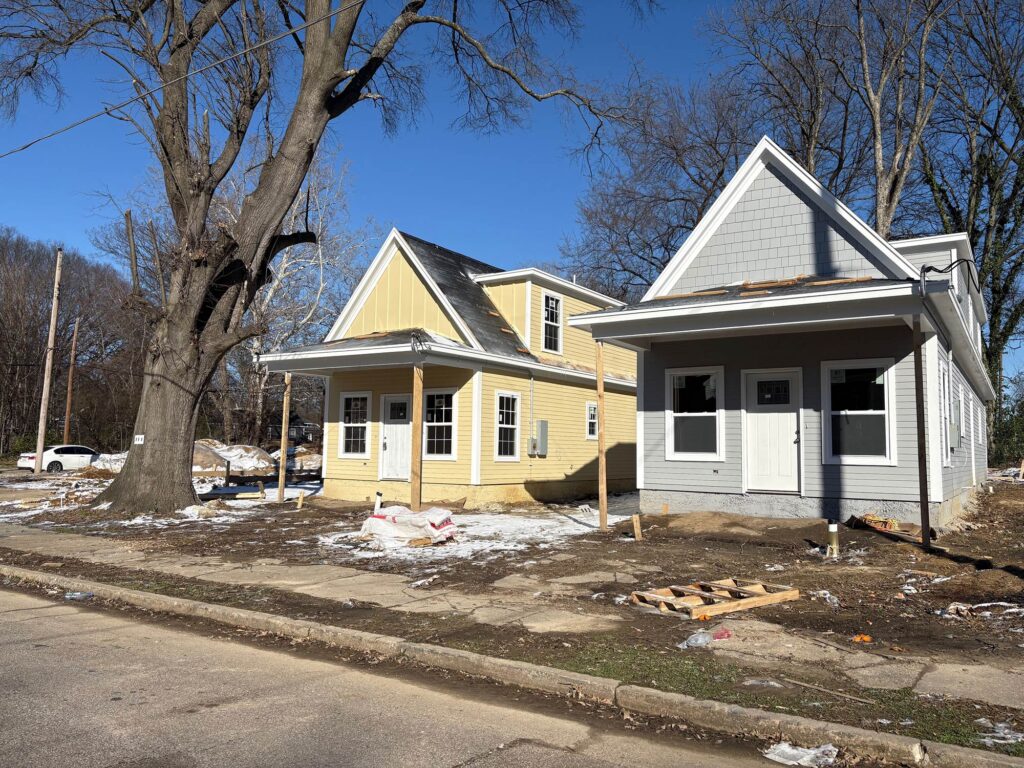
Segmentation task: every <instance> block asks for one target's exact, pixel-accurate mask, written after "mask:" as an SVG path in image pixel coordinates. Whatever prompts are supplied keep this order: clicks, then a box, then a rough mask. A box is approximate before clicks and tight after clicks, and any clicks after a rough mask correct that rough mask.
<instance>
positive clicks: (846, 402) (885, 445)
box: [821, 359, 896, 464]
mask: <svg viewBox="0 0 1024 768" xmlns="http://www.w3.org/2000/svg"><path fill="white" fill-rule="evenodd" d="M821 370H822V377H821V378H822V381H821V387H822V393H823V394H822V416H823V419H822V420H823V423H824V430H823V431H824V435H823V438H824V439H823V440H822V453H823V454H824V456H823V458H824V460H825V462H826V463H829V464H895V463H896V448H895V447H896V441H895V439H894V438H893V432H894V429H895V424H894V423H893V415H892V406H891V400H892V397H893V391H894V389H893V361H892V360H891V359H886V360H843V361H837V362H826V363H822V367H821Z"/></svg>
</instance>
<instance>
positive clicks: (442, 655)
mask: <svg viewBox="0 0 1024 768" xmlns="http://www.w3.org/2000/svg"><path fill="white" fill-rule="evenodd" d="M0 576H6V577H9V578H13V579H20V580H22V581H27V582H31V583H33V584H40V585H44V586H49V587H57V588H59V589H63V590H68V591H79V592H92V593H93V595H95V596H96V597H98V598H100V599H103V600H117V601H120V602H122V603H127V604H129V605H133V606H136V607H138V608H145V609H148V610H152V611H161V612H165V613H173V614H177V615H179V616H192V617H197V618H205V619H210V620H212V621H216V622H218V623H221V624H227V625H230V626H235V627H242V628H245V629H254V630H260V631H266V632H272V633H274V634H277V635H282V636H284V637H290V638H293V639H299V640H306V639H310V640H317V641H319V642H323V643H327V644H329V645H332V646H335V647H338V648H344V649H346V650H352V651H358V652H360V653H372V654H374V655H376V656H380V657H384V658H395V657H404V658H407V659H409V660H410V661H412V662H414V663H417V664H422V665H425V666H429V667H435V668H439V669H445V670H449V671H453V672H461V673H464V674H470V675H476V676H478V677H483V678H487V679H489V680H493V681H495V682H498V683H502V684H505V685H514V686H518V687H520V688H526V689H529V690H534V691H542V692H544V693H553V694H557V695H560V696H569V697H572V698H582V699H589V700H592V701H597V702H602V703H605V704H611V705H614V706H616V707H618V708H619V709H622V710H623V711H626V712H636V713H639V714H644V715H652V716H655V717H665V718H670V719H678V720H682V721H684V722H686V723H689V724H692V725H695V726H697V727H700V728H706V729H708V730H711V731H716V732H718V733H724V734H728V735H731V736H742V737H755V738H758V739H764V740H786V741H789V742H792V743H795V744H800V745H809V746H818V745H819V744H825V743H832V744H834V745H835V746H836V747H838V748H839V749H841V750H845V751H849V752H851V753H853V754H854V755H857V756H858V757H861V758H870V759H874V760H882V761H886V762H890V763H892V762H895V763H898V764H899V765H907V766H929V768H931V767H932V766H934V768H1024V759H1020V758H1014V757H1008V756H1005V755H997V754H994V753H992V752H986V751H983V750H978V749H970V748H967V747H958V746H953V745H949V744H940V743H937V742H932V741H920V740H918V739H914V738H910V737H907V736H899V735H896V734H889V733H882V732H880V731H869V730H865V729H862V728H855V727H853V726H847V725H840V724H838V723H829V722H824V721H821V720H811V719H809V718H805V717H800V716H797V715H785V714H776V713H774V712H767V711H765V710H761V709H752V708H749V707H740V706H737V705H735V704H725V703H722V702H719V701H708V700H703V699H695V698H693V697H692V696H686V695H685V694H680V693H669V692H666V691H659V690H656V689H654V688H645V687H642V686H637V685H628V684H625V683H622V682H620V681H618V680H612V679H610V678H604V677H594V676H591V675H585V674H580V673H576V672H569V671H566V670H561V669H555V668H553V667H544V666H541V665H537V664H530V663H528V662H522V661H514V660H511V659H502V658H496V657H493V656H485V655H483V654H479V653H472V652H470V651H462V650H459V649H456V648H447V647H445V646H440V645H431V644H427V643H414V642H409V641H406V640H404V639H402V638H399V637H392V636H389V635H378V634H375V633H372V632H363V631H361V630H357V629H346V628H344V627H334V626H330V625H327V624H319V623H317V622H314V621H304V620H302V619H290V618H288V617H286V616H278V615H274V614H270V613H261V612H259V611H250V610H248V609H245V608H232V607H229V606H225V605H217V604H214V603H203V602H200V601H198V600H189V599H186V598H180V597H172V596H170V595H160V594H156V593H153V592H143V591H140V590H135V589H127V588H125V587H117V586H113V585H111V584H104V583H102V582H96V581H87V580H85V579H75V578H71V577H67V576H59V575H57V574H52V573H45V572H40V571H33V570H29V569H27V568H19V567H17V566H12V565H4V564H0Z"/></svg>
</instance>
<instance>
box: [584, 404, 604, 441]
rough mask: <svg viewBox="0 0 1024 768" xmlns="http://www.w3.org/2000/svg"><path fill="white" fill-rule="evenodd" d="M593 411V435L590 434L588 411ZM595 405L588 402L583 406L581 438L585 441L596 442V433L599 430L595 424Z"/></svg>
mask: <svg viewBox="0 0 1024 768" xmlns="http://www.w3.org/2000/svg"><path fill="white" fill-rule="evenodd" d="M591 408H593V409H594V434H590V409H591ZM597 419H598V413H597V403H596V402H595V401H593V400H588V401H587V402H585V403H584V404H583V437H584V439H586V440H597V432H598V430H599V429H600V428H601V427H600V425H599V424H598V423H597Z"/></svg>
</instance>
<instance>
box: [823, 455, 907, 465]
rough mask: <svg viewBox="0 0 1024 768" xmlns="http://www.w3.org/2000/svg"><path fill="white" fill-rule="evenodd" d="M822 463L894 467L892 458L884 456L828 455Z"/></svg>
mask: <svg viewBox="0 0 1024 768" xmlns="http://www.w3.org/2000/svg"><path fill="white" fill-rule="evenodd" d="M822 464H832V465H845V466H851V467H895V466H897V464H896V461H895V460H894V459H890V458H888V457H886V456H828V457H826V458H825V460H824V461H823V462H822Z"/></svg>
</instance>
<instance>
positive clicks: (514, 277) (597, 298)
mask: <svg viewBox="0 0 1024 768" xmlns="http://www.w3.org/2000/svg"><path fill="white" fill-rule="evenodd" d="M473 280H474V281H475V282H476V283H478V284H480V285H497V284H501V283H516V282H521V281H525V280H530V281H533V282H535V283H537V284H539V285H543V286H546V287H548V288H553V289H554V290H556V291H559V292H561V293H564V294H565V295H567V296H574V297H575V298H577V299H583V300H584V301H589V302H590V303H592V304H600V305H603V306H606V307H622V306H625V302H623V301H619V300H618V299H613V298H612V297H611V296H606V295H605V294H603V293H600V292H599V291H595V290H592V289H590V288H587V287H585V286H582V285H579V284H578V283H574V282H572V281H570V280H566V279H565V278H564V277H558V275H552V274H551V273H550V272H545V271H544V270H542V269H537V268H536V267H526V268H524V269H510V270H507V271H505V272H489V273H487V274H483V275H475V276H474V277H473Z"/></svg>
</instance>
